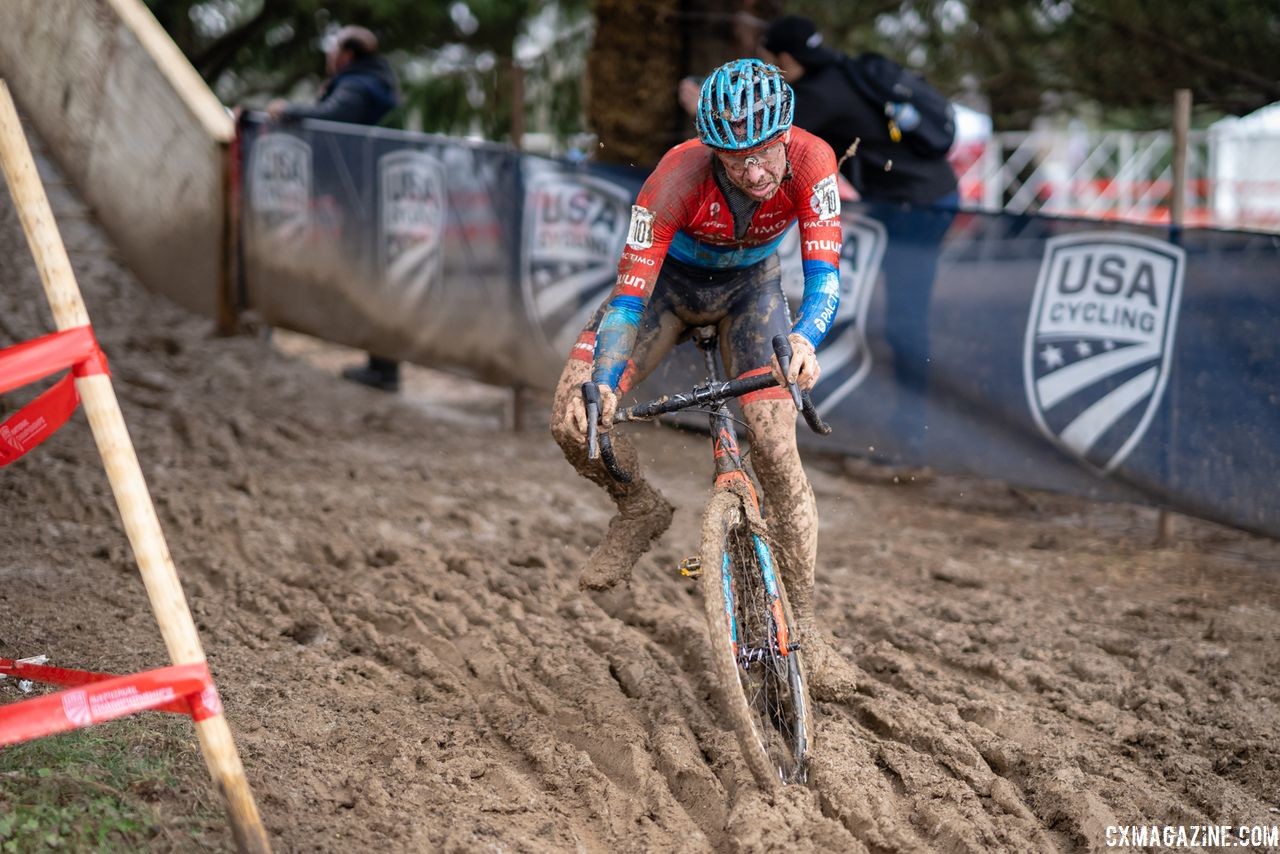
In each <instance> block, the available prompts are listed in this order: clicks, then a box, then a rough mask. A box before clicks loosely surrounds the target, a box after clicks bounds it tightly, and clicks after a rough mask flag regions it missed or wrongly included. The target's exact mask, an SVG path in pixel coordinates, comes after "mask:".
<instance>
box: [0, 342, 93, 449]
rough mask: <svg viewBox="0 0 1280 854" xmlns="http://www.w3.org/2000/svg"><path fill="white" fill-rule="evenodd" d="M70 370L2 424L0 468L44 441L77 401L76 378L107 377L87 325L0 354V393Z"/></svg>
mask: <svg viewBox="0 0 1280 854" xmlns="http://www.w3.org/2000/svg"><path fill="white" fill-rule="evenodd" d="M67 368H71V373H70V374H68V375H67V376H65V377H63V378H62V379H60V380H58V382H56V383H54V385H53V386H52V387H51V388H48V389H46V390H45V391H44V392H43V393H42V394H41V395H40V396H39V397H37V398H36V399H35V400H33V401H31V402H30V403H28V404H27V405H26V406H24V407H22V409H20V410H18V411H17V412H15V413H14V414H13V415H11V416H9V418H7V419H6V420H5V422H4V423H3V424H0V468H3V467H4V466H7V465H9V463H12V462H13V461H14V460H16V459H18V458H19V457H21V456H22V455H23V454H26V453H27V452H28V451H30V450H31V449H32V448H34V447H36V446H37V445H39V444H40V443H41V442H43V441H44V440H45V439H48V438H49V437H50V436H52V435H53V434H54V432H55V431H56V430H57V429H58V428H59V427H61V426H62V425H63V424H65V423H66V422H67V419H68V418H70V417H71V415H72V413H74V412H75V410H76V406H78V405H79V403H80V395H79V394H78V393H77V392H76V388H75V377H86V376H91V375H93V374H105V373H108V370H107V358H106V356H105V355H104V354H103V352H102V350H101V349H100V348H99V347H98V342H97V341H96V340H95V339H94V337H93V330H92V329H91V328H90V327H88V326H77V327H75V328H73V329H67V330H65V331H63V332H55V333H53V334H52V335H45V336H42V337H40V338H35V339H32V340H31V341H27V342H24V343H22V344H18V345H16V346H13V347H8V348H6V349H4V350H0V394H3V393H4V392H6V391H10V390H12V389H15V388H19V387H21V386H24V385H27V384H29V383H33V382H35V381H36V380H39V379H43V378H44V377H47V376H49V375H50V374H53V373H57V372H58V371H61V370H65V369H67Z"/></svg>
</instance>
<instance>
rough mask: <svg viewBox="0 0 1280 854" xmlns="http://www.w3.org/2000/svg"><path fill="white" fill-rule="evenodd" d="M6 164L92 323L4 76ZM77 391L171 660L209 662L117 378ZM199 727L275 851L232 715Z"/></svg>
mask: <svg viewBox="0 0 1280 854" xmlns="http://www.w3.org/2000/svg"><path fill="white" fill-rule="evenodd" d="M0 167H2V168H3V171H4V176H5V180H6V181H7V182H8V184H9V192H10V193H11V194H12V195H13V201H14V204H15V206H16V207H17V210H18V216H19V218H20V219H21V220H22V229H23V231H25V232H26V235H27V242H28V243H29V244H30V245H31V252H32V254H33V255H34V256H35V261H36V268H37V269H38V270H39V271H40V280H41V282H43V284H44V291H45V294H46V295H47V296H48V298H49V306H50V307H51V308H52V309H53V319H54V323H55V324H56V325H57V327H58V330H59V331H61V330H65V329H71V328H73V327H76V326H85V325H87V324H88V323H89V313H88V312H87V311H86V310H85V307H84V300H83V299H82V298H81V296H80V287H79V285H77V284H76V280H75V275H74V274H73V273H72V271H71V262H70V260H68V258H67V250H66V247H65V246H64V245H63V243H62V238H61V236H60V235H59V234H58V227H57V224H56V223H55V222H54V219H53V212H52V211H51V210H50V208H49V199H48V197H47V196H46V195H45V192H44V187H43V186H42V185H41V183H40V176H39V175H38V174H37V173H36V164H35V161H34V160H33V159H32V156H31V149H30V148H29V147H28V146H27V140H26V137H25V135H24V134H23V132H22V125H21V123H20V122H19V121H18V112H17V109H16V108H15V107H14V104H13V98H12V97H11V96H10V94H9V87H8V86H7V85H6V84H5V82H4V81H3V80H0ZM76 390H77V391H79V392H80V397H81V400H82V401H83V403H84V411H85V414H86V415H87V416H88V418H89V427H90V428H91V429H92V430H93V438H94V441H95V442H96V443H97V445H98V452H99V453H100V454H101V455H102V461H103V464H104V465H105V467H106V470H107V478H108V480H110V482H111V491H112V492H113V493H114V494H115V497H116V504H117V505H118V506H119V508H120V516H121V517H122V519H123V520H124V527H125V532H126V533H127V534H128V536H129V544H130V545H131V546H132V547H133V553H134V557H135V558H136V559H137V561H138V568H139V569H140V570H141V573H142V581H143V584H144V585H145V586H146V588H147V596H148V597H149V598H150V600H151V609H152V611H154V612H155V616H156V622H158V623H159V624H160V634H161V635H162V636H163V637H164V643H165V647H166V649H168V651H169V658H170V660H171V661H172V662H173V663H174V664H196V663H202V662H204V660H205V657H204V650H203V649H202V648H201V646H200V637H199V635H197V633H196V626H195V622H194V621H193V620H192V619H191V611H190V610H189V609H188V608H187V600H186V597H185V595H184V594H183V592H182V584H181V582H179V581H178V573H177V570H176V569H175V568H174V565H173V558H172V557H171V556H170V555H169V547H168V545H167V544H166V543H165V539H164V532H163V531H161V529H160V520H159V519H158V518H157V516H156V511H155V506H154V505H153V504H152V503H151V495H150V493H149V492H148V491H147V484H146V482H145V480H143V477H142V469H141V468H140V467H139V465H138V457H137V454H136V453H135V452H134V448H133V443H132V442H131V441H130V439H129V432H128V430H127V428H126V427H125V423H124V416H123V415H122V414H121V412H120V403H119V401H118V400H117V399H116V395H115V389H114V388H112V385H111V378H110V377H109V376H107V375H106V374H98V375H94V376H88V377H80V378H78V379H76ZM195 727H196V734H197V735H198V736H199V738H200V747H201V750H202V752H203V753H204V758H205V763H206V764H207V765H208V766H209V773H210V774H211V775H213V781H214V783H215V784H216V785H217V787H218V790H219V792H220V793H221V794H222V797H223V800H224V802H225V804H226V808H227V815H228V817H229V818H230V820H231V828H232V831H233V833H234V834H235V839H236V845H237V847H238V848H239V849H240V850H241V851H249V852H255V854H256V852H269V851H270V850H271V845H270V843H269V842H268V840H267V832H266V829H265V828H264V827H263V826H262V819H261V818H260V817H259V815H258V808H257V806H256V805H255V804H254V801H253V793H252V792H250V791H249V782H248V780H246V779H245V776H244V767H243V766H242V765H241V764H240V756H239V754H238V753H237V752H236V748H235V742H234V741H233V740H232V738H231V730H230V728H229V727H228V726H227V719H226V718H225V717H224V716H223V715H215V716H214V717H211V718H207V719H206V720H203V721H199V722H197V723H196V725H195Z"/></svg>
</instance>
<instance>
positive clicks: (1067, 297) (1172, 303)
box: [1023, 232, 1186, 472]
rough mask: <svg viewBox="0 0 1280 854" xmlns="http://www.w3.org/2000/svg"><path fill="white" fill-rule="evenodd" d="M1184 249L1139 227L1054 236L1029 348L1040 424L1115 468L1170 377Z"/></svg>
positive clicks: (1028, 373)
mask: <svg viewBox="0 0 1280 854" xmlns="http://www.w3.org/2000/svg"><path fill="white" fill-rule="evenodd" d="M1185 267H1186V253H1185V252H1183V250H1182V249H1180V248H1179V247H1177V246H1174V245H1173V244H1171V243H1166V242H1164V241H1161V240H1155V239H1153V238H1150V237H1143V236H1141V235H1136V234H1114V233H1109V232H1090V233H1082V234H1071V235H1065V236H1062V237H1055V238H1053V239H1051V240H1049V242H1048V246H1047V247H1046V249H1045V255H1044V260H1043V261H1042V262H1041V265H1040V276H1039V279H1038V280H1037V282H1036V291H1035V296H1034V298H1033V300H1032V304H1031V316H1030V319H1029V321H1028V323H1027V334H1026V346H1025V348H1024V351H1023V376H1024V380H1025V385H1026V391H1027V403H1028V405H1029V406H1030V408H1031V415H1032V417H1033V418H1034V419H1035V421H1036V424H1037V425H1039V427H1040V430H1041V431H1042V432H1043V433H1044V434H1045V435H1046V436H1048V437H1049V439H1050V440H1051V441H1053V442H1054V443H1055V444H1057V445H1058V446H1059V447H1061V448H1063V449H1064V450H1066V451H1067V452H1069V453H1071V454H1072V455H1074V456H1076V457H1078V458H1079V459H1081V460H1083V461H1084V462H1087V463H1089V464H1090V465H1092V466H1094V467H1096V468H1098V469H1100V470H1102V471H1103V472H1110V471H1111V470H1113V469H1114V468H1115V467H1116V466H1118V465H1120V463H1122V462H1123V461H1124V459H1125V458H1126V457H1127V456H1128V455H1129V453H1130V452H1131V451H1133V449H1134V448H1135V447H1136V446H1137V444H1138V443H1139V442H1140V441H1142V437H1143V434H1145V433H1146V431H1147V428H1148V426H1150V424H1151V419H1152V417H1153V416H1154V415H1155V412H1156V409H1157V408H1158V407H1159V405H1160V400H1161V398H1162V397H1163V395H1164V389H1165V384H1166V383H1167V381H1168V378H1169V362H1170V359H1171V357H1172V354H1173V341H1174V333H1175V332H1176V330H1177V325H1178V306H1179V303H1180V301H1181V298H1182V276H1183V270H1184V269H1185Z"/></svg>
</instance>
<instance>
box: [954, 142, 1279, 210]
mask: <svg viewBox="0 0 1280 854" xmlns="http://www.w3.org/2000/svg"><path fill="white" fill-rule="evenodd" d="M951 160H952V163H953V165H954V166H955V168H956V172H957V174H958V175H959V177H960V192H961V198H962V200H963V203H964V205H965V206H966V207H973V208H977V209H981V210H985V211H1000V210H1003V211H1005V212H1007V213H1015V214H1023V213H1040V214H1050V215H1055V216H1080V217H1089V218H1093V219H1113V220H1124V221H1129V222H1143V223H1159V224H1168V223H1169V210H1170V206H1171V203H1172V202H1171V199H1172V194H1173V134H1172V133H1170V132H1168V131H1151V132H1130V131H1112V132H1106V133H1096V132H1087V131H1084V130H1066V131H1025V132H1016V133H999V134H996V135H995V136H993V137H992V138H991V139H988V140H981V141H974V142H968V143H962V144H960V145H958V146H957V148H956V149H955V150H954V151H953V152H952V155H951ZM1185 223H1186V224H1187V225H1201V226H1223V227H1237V228H1251V229H1265V230H1280V134H1264V133H1252V134H1247V135H1240V134H1236V133H1231V132H1229V131H1228V130H1225V129H1223V130H1208V131H1193V132H1191V133H1190V134H1189V137H1188V146H1187V216H1186V220H1185Z"/></svg>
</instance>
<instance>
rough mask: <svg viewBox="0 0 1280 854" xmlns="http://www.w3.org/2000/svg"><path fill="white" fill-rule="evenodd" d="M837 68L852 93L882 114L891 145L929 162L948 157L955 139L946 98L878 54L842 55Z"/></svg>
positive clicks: (953, 119)
mask: <svg viewBox="0 0 1280 854" xmlns="http://www.w3.org/2000/svg"><path fill="white" fill-rule="evenodd" d="M840 65H841V69H842V70H843V71H844V73H845V76H846V77H848V78H849V82H850V84H852V85H853V88H854V90H855V91H857V92H858V93H859V94H860V95H862V97H864V98H866V99H867V100H868V101H870V102H871V104H872V105H873V106H874V107H875V108H876V109H877V110H883V111H884V115H885V121H886V122H887V123H888V126H889V136H890V138H891V139H893V141H894V142H905V143H906V144H907V147H908V148H910V149H911V150H912V151H913V152H915V153H916V154H917V155H919V156H920V157H923V158H926V159H930V160H932V159H936V158H940V157H945V156H946V155H947V152H948V151H949V150H950V149H951V143H952V142H954V141H955V137H956V112H955V108H954V107H952V106H951V102H950V101H948V100H947V98H946V96H945V95H943V94H942V93H941V92H939V91H938V90H937V89H935V88H933V87H932V86H930V85H929V84H928V83H927V82H925V79H924V78H923V77H921V76H920V75H918V74H915V73H913V72H911V71H908V70H907V69H905V68H903V67H902V66H901V65H899V64H898V63H896V62H894V61H893V60H892V59H889V58H887V57H884V56H881V55H880V54H878V53H864V54H861V55H859V56H857V57H856V58H855V57H849V56H845V57H843V61H842V62H841V63H840Z"/></svg>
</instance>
